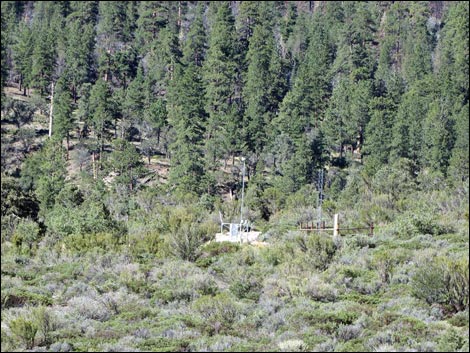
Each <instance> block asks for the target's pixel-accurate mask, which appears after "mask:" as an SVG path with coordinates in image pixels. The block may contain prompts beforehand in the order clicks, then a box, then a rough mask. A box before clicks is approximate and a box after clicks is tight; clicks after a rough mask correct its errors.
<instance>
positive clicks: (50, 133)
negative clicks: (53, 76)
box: [49, 81, 54, 138]
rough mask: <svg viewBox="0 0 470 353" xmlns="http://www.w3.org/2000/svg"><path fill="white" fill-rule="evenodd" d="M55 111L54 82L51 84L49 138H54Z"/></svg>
mask: <svg viewBox="0 0 470 353" xmlns="http://www.w3.org/2000/svg"><path fill="white" fill-rule="evenodd" d="M53 110H54V81H52V83H51V109H50V110H49V138H50V137H51V136H52V112H53Z"/></svg>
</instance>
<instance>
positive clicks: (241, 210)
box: [239, 157, 245, 243]
mask: <svg viewBox="0 0 470 353" xmlns="http://www.w3.org/2000/svg"><path fill="white" fill-rule="evenodd" d="M242 161H243V169H242V202H241V205H240V230H239V235H240V243H241V242H242V224H243V197H244V193H245V157H242Z"/></svg>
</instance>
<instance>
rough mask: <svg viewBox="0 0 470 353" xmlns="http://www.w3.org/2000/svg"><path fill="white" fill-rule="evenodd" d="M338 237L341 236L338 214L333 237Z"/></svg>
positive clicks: (335, 219) (335, 218)
mask: <svg viewBox="0 0 470 353" xmlns="http://www.w3.org/2000/svg"><path fill="white" fill-rule="evenodd" d="M338 235H339V215H338V214H337V213H336V214H335V216H334V225H333V236H334V237H337V236H338Z"/></svg>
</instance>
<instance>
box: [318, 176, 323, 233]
mask: <svg viewBox="0 0 470 353" xmlns="http://www.w3.org/2000/svg"><path fill="white" fill-rule="evenodd" d="M318 174H319V179H320V185H319V186H318V227H319V228H320V227H321V218H322V209H321V206H322V201H323V169H321V170H320V171H319V172H318Z"/></svg>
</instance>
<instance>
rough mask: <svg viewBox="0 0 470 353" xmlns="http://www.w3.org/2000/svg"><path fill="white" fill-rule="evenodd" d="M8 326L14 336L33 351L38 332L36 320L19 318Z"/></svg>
mask: <svg viewBox="0 0 470 353" xmlns="http://www.w3.org/2000/svg"><path fill="white" fill-rule="evenodd" d="M8 326H9V327H10V330H11V332H12V333H13V335H15V336H16V337H17V338H18V339H19V340H20V341H21V342H22V343H23V344H24V345H25V346H26V349H32V348H33V347H34V338H35V337H36V333H37V331H38V326H37V324H36V323H35V322H34V320H32V319H30V318H26V317H23V316H19V317H17V318H16V319H13V320H11V321H10V322H9V323H8Z"/></svg>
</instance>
